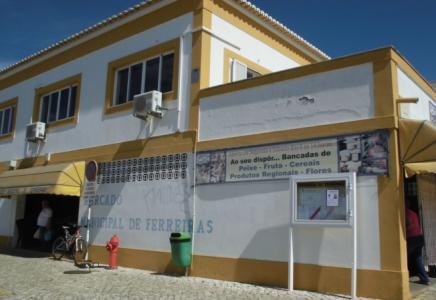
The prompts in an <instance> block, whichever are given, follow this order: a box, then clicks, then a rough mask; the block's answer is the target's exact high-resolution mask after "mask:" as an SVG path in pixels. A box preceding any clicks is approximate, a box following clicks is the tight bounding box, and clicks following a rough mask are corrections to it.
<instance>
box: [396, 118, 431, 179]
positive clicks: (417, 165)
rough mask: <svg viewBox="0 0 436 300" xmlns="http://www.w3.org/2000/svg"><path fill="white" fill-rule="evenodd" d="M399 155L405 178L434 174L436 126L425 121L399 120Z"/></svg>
mask: <svg viewBox="0 0 436 300" xmlns="http://www.w3.org/2000/svg"><path fill="white" fill-rule="evenodd" d="M400 153H401V161H402V163H403V165H404V168H405V172H406V174H405V175H406V177H410V176H413V175H415V174H424V173H436V126H434V125H433V124H432V123H431V122H430V121H426V120H409V119H401V120H400Z"/></svg>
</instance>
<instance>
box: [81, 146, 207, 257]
mask: <svg viewBox="0 0 436 300" xmlns="http://www.w3.org/2000/svg"><path fill="white" fill-rule="evenodd" d="M192 166H193V157H192V154H190V153H178V154H174V155H162V156H155V157H139V158H133V159H125V160H117V161H110V162H105V163H101V164H99V168H98V169H99V173H98V176H97V180H96V181H97V182H98V184H97V185H95V187H96V190H95V192H94V193H88V192H86V191H87V190H88V185H93V184H94V182H91V181H88V180H86V183H85V189H84V191H85V192H84V193H83V195H82V198H81V201H80V211H79V217H80V222H81V224H88V226H89V228H90V242H91V244H100V245H101V244H105V243H106V241H107V240H108V239H110V237H111V236H112V234H117V235H118V236H119V237H120V239H121V245H122V247H130V248H139V249H148V250H156V251H162V250H163V251H169V249H170V248H169V247H170V244H169V240H168V238H169V235H170V233H171V232H177V231H188V232H192V231H195V233H197V234H206V235H207V234H210V233H212V231H213V227H214V222H213V220H211V219H206V218H197V219H196V221H195V224H194V221H193V194H192V181H193V173H192V169H193V168H192ZM88 207H91V216H90V219H89V220H88V215H87V211H88Z"/></svg>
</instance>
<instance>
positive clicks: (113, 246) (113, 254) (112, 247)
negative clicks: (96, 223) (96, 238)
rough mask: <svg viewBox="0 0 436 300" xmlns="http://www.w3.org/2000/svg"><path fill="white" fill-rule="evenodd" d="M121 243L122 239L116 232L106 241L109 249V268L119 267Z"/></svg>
mask: <svg viewBox="0 0 436 300" xmlns="http://www.w3.org/2000/svg"><path fill="white" fill-rule="evenodd" d="M119 245H120V239H119V238H118V236H117V235H116V234H114V235H113V236H112V238H111V240H110V241H108V242H107V243H106V249H107V251H109V269H116V268H117V251H118V247H119Z"/></svg>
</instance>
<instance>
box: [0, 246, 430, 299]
mask: <svg viewBox="0 0 436 300" xmlns="http://www.w3.org/2000/svg"><path fill="white" fill-rule="evenodd" d="M24 256H25V257H24ZM35 256H37V257H35ZM121 298H122V299H202V300H203V299H327V300H329V299H341V300H344V299H349V297H348V296H340V295H336V296H335V295H325V294H319V293H313V292H307V291H293V292H289V291H287V290H285V289H279V288H270V287H261V286H256V285H250V284H241V283H235V282H227V281H219V280H211V279H204V278H196V277H178V276H171V275H166V274H157V273H153V272H149V271H143V270H136V269H128V268H118V269H117V270H106V269H105V268H103V267H101V268H93V269H90V270H87V269H79V268H77V267H75V266H74V265H73V262H72V261H69V260H62V261H54V260H52V259H51V258H50V257H47V255H44V254H40V253H36V252H26V251H20V252H19V253H18V254H17V253H16V252H14V253H13V254H0V299H1V300H3V299H121ZM417 299H436V287H430V288H429V289H427V290H425V291H423V292H422V293H421V294H420V295H419V296H418V298H417Z"/></svg>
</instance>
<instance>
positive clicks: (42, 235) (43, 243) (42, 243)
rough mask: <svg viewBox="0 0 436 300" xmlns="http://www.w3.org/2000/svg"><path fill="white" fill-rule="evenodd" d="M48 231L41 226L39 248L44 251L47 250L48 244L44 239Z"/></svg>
mask: <svg viewBox="0 0 436 300" xmlns="http://www.w3.org/2000/svg"><path fill="white" fill-rule="evenodd" d="M46 231H47V228H45V227H42V226H39V246H40V247H41V249H42V250H46V249H47V242H46V241H45V239H44V236H45V232H46Z"/></svg>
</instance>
